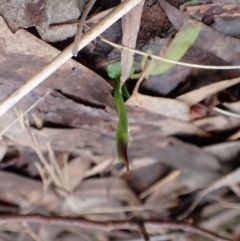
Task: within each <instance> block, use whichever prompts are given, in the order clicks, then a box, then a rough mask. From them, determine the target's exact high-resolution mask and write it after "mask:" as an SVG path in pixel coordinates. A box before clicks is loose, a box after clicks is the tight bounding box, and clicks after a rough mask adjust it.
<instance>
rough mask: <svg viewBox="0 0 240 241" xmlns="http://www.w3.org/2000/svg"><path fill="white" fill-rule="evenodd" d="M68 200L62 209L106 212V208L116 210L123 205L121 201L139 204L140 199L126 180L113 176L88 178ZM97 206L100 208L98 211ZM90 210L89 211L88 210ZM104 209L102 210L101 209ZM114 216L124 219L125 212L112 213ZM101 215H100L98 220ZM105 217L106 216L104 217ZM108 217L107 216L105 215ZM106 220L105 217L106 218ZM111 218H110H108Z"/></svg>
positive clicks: (79, 211)
mask: <svg viewBox="0 0 240 241" xmlns="http://www.w3.org/2000/svg"><path fill="white" fill-rule="evenodd" d="M68 200H70V201H71V203H69V201H67V200H65V201H64V202H63V204H62V209H63V210H65V211H68V212H69V211H70V212H71V213H72V211H74V212H77V213H91V209H94V212H93V213H99V212H100V213H101V212H102V213H104V210H106V209H107V210H114V209H115V208H116V207H121V206H122V204H121V202H123V201H124V202H127V203H128V204H130V205H137V204H139V200H138V199H137V197H136V195H135V194H134V193H133V191H132V190H131V189H130V188H129V187H128V186H127V184H126V182H125V181H123V180H121V179H117V178H114V177H113V178H112V177H109V178H108V177H106V178H101V179H99V178H93V179H87V180H85V181H83V182H82V184H81V185H80V186H79V187H77V189H76V190H75V192H74V193H73V194H72V195H69V197H68ZM96 208H97V209H98V210H99V211H98V212H97V211H96ZM88 210H89V211H88ZM101 210H102V211H101ZM112 215H113V216H112V217H113V218H115V219H116V218H117V219H123V218H125V214H124V213H117V212H116V213H115V214H114V212H113V214H112ZM99 218H101V217H98V220H99ZM102 218H104V217H102ZM105 218H106V217H105ZM104 220H105V219H104ZM107 220H109V218H108V219H107Z"/></svg>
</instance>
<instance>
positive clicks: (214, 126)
mask: <svg viewBox="0 0 240 241" xmlns="http://www.w3.org/2000/svg"><path fill="white" fill-rule="evenodd" d="M193 124H194V125H195V126H198V127H199V128H201V129H202V130H205V131H211V132H219V131H222V130H225V131H226V130H232V129H234V128H236V127H239V125H240V119H238V118H233V117H228V116H224V115H217V116H209V117H205V118H201V119H198V120H195V121H193Z"/></svg>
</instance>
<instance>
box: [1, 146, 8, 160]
mask: <svg viewBox="0 0 240 241" xmlns="http://www.w3.org/2000/svg"><path fill="white" fill-rule="evenodd" d="M6 152H7V144H6V143H5V142H4V141H0V162H1V161H2V159H3V157H4V156H5V154H6Z"/></svg>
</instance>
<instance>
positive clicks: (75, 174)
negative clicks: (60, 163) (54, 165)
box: [63, 156, 91, 191]
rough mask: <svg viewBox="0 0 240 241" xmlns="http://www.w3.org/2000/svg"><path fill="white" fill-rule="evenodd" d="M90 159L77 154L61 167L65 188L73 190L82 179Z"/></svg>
mask: <svg viewBox="0 0 240 241" xmlns="http://www.w3.org/2000/svg"><path fill="white" fill-rule="evenodd" d="M90 165H91V161H90V160H88V159H86V158H85V157H81V156H78V157H76V158H74V159H73V160H71V161H70V162H69V163H68V164H67V165H66V166H65V167H64V169H63V174H64V179H65V180H64V184H65V185H66V187H67V190H69V191H73V190H74V189H75V188H76V187H77V186H78V185H79V184H80V183H81V182H82V180H83V178H84V176H85V173H86V171H87V170H88V169H89V168H90Z"/></svg>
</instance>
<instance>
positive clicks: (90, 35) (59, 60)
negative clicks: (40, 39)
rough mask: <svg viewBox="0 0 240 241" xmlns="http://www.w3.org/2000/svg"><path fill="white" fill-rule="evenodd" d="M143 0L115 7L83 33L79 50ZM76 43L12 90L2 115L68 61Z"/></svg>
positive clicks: (1, 107)
mask: <svg viewBox="0 0 240 241" xmlns="http://www.w3.org/2000/svg"><path fill="white" fill-rule="evenodd" d="M140 2H141V0H125V1H124V2H122V3H121V4H119V5H118V6H117V7H115V8H114V9H113V10H112V11H111V12H110V13H109V14H107V15H106V16H105V17H104V18H103V19H102V20H101V21H99V22H98V23H97V24H96V25H94V26H93V27H92V28H91V29H90V30H89V31H87V32H86V33H85V34H83V36H82V38H81V40H80V42H79V46H78V51H79V50H80V49H82V48H83V47H85V46H86V45H87V44H88V43H90V42H91V41H92V40H94V39H95V38H96V37H97V36H99V35H100V34H101V33H102V32H103V31H105V30H106V29H107V28H109V27H110V26H111V25H112V24H113V23H115V22H116V21H117V20H118V19H120V18H121V17H122V16H123V15H125V14H126V13H127V12H129V11H130V10H131V9H133V8H134V7H135V6H136V5H137V4H138V3H140ZM73 47H74V43H72V44H71V45H69V46H68V47H67V48H66V49H65V50H63V51H62V52H61V53H60V54H59V55H58V56H57V57H56V58H54V59H53V60H52V61H51V62H50V63H49V64H48V65H47V66H46V67H44V68H43V69H41V70H40V71H39V72H37V73H36V74H35V75H34V76H32V78H30V79H29V80H27V81H26V83H25V84H24V85H22V86H20V87H19V88H18V89H16V90H15V91H14V92H12V93H11V94H10V95H9V96H7V97H6V98H5V99H4V100H2V101H1V102H0V115H3V114H4V113H5V112H6V111H7V110H9V109H10V108H11V107H13V106H14V105H15V104H16V103H17V102H18V101H19V100H20V99H22V98H23V97H24V96H25V95H26V94H28V93H29V92H30V91H31V90H33V89H34V88H35V87H37V86H38V85H39V84H40V83H42V82H43V81H44V80H45V79H46V78H48V77H49V76H50V75H51V74H52V73H53V72H55V71H56V70H57V69H58V68H60V67H61V66H62V65H63V64H64V63H65V62H67V61H68V60H69V59H70V58H71V57H72V56H73V54H72V50H73Z"/></svg>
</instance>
